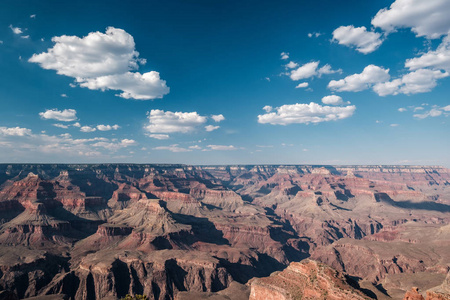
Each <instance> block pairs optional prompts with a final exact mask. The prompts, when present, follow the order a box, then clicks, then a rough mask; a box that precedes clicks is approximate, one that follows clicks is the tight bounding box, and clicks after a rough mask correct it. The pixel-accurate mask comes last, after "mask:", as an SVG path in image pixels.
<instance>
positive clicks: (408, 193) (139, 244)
mask: <svg viewBox="0 0 450 300" xmlns="http://www.w3.org/2000/svg"><path fill="white" fill-rule="evenodd" d="M127 294H131V295H135V294H140V295H146V296H147V297H148V298H149V299H185V300H186V299H236V300H240V299H252V300H259V299H273V300H278V299H280V300H282V299H357V300H359V299H382V300H383V299H428V300H432V299H450V170H449V169H447V168H444V167H439V166H363V165H360V166H328V165H242V166H240V165H233V166H189V165H163V164H148V165H145V164H60V165H58V164H0V299H24V298H33V299H49V300H50V299H80V300H84V299H89V300H91V299H103V298H108V299H118V298H122V297H125V296H126V295H127Z"/></svg>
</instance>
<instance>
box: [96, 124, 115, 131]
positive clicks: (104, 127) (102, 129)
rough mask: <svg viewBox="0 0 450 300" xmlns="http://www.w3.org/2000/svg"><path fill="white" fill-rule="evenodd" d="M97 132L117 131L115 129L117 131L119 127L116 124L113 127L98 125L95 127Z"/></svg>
mask: <svg viewBox="0 0 450 300" xmlns="http://www.w3.org/2000/svg"><path fill="white" fill-rule="evenodd" d="M96 128H97V129H98V130H100V131H110V130H117V129H119V128H120V126H119V125H117V124H115V125H112V126H111V125H102V124H100V125H97V127H96Z"/></svg>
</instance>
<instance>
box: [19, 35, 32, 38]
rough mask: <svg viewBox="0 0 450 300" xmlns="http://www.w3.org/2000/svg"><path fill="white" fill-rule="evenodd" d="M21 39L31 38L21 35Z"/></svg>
mask: <svg viewBox="0 0 450 300" xmlns="http://www.w3.org/2000/svg"><path fill="white" fill-rule="evenodd" d="M20 38H22V39H29V38H30V36H29V35H21V36H20Z"/></svg>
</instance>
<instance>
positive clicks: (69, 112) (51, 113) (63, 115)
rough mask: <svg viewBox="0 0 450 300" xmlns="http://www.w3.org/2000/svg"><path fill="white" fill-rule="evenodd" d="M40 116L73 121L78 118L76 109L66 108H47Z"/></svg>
mask: <svg viewBox="0 0 450 300" xmlns="http://www.w3.org/2000/svg"><path fill="white" fill-rule="evenodd" d="M39 116H40V117H41V118H42V119H45V120H57V121H62V122H71V121H75V120H76V119H77V111H76V110H75V109H65V110H63V111H60V110H57V109H47V110H46V111H45V112H40V113H39Z"/></svg>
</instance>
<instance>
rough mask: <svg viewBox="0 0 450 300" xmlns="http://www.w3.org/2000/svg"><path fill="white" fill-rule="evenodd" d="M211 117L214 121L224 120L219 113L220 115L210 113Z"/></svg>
mask: <svg viewBox="0 0 450 300" xmlns="http://www.w3.org/2000/svg"><path fill="white" fill-rule="evenodd" d="M211 119H213V120H214V121H215V122H222V121H224V120H225V117H224V116H223V115H222V114H220V115H212V116H211Z"/></svg>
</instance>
